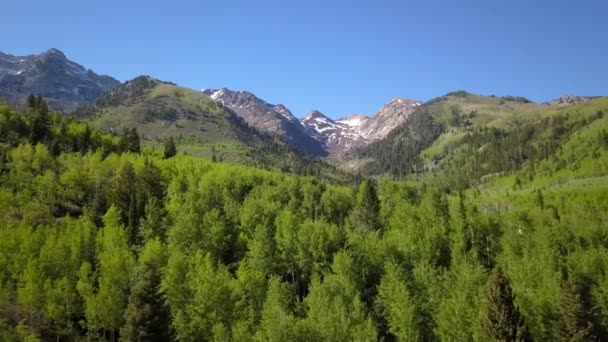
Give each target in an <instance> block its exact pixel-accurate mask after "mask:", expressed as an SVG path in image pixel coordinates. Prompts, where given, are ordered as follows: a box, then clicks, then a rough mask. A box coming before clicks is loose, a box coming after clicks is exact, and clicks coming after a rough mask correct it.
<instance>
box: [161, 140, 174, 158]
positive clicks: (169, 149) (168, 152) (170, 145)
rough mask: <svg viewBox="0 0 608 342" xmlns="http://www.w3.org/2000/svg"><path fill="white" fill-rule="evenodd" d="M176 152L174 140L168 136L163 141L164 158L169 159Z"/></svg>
mask: <svg viewBox="0 0 608 342" xmlns="http://www.w3.org/2000/svg"><path fill="white" fill-rule="evenodd" d="M176 154H177V148H176V147H175V140H174V139H173V137H169V139H167V141H165V155H164V157H165V159H169V158H171V157H173V156H175V155H176Z"/></svg>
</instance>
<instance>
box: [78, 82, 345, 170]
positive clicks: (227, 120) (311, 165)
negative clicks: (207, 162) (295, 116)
mask: <svg viewBox="0 0 608 342" xmlns="http://www.w3.org/2000/svg"><path fill="white" fill-rule="evenodd" d="M72 115H73V116H75V117H77V118H79V119H83V120H86V121H87V122H88V123H89V124H90V125H92V126H93V127H95V128H98V129H102V130H104V131H109V132H114V133H122V131H123V130H124V129H126V128H129V129H130V128H136V129H137V131H138V133H139V134H140V135H141V137H142V139H143V141H144V142H145V144H146V145H150V146H153V147H158V148H162V147H160V145H161V144H162V142H163V141H164V140H165V139H167V138H168V137H176V138H177V143H178V150H179V151H181V152H186V153H188V154H190V155H194V156H199V157H203V158H206V159H216V157H217V158H218V159H221V160H225V161H231V162H237V163H241V164H247V165H255V166H258V167H263V168H273V169H280V170H283V171H289V172H294V173H300V174H304V173H312V174H315V175H317V176H319V177H322V178H327V177H333V176H335V175H340V177H342V178H344V179H348V177H350V176H349V175H347V174H345V173H343V172H342V171H339V170H335V167H333V166H330V165H329V164H327V163H324V162H322V161H320V160H317V159H315V158H310V157H308V156H306V155H304V154H303V153H302V152H300V151H298V150H297V149H294V148H293V147H291V145H290V144H288V143H287V142H286V141H284V140H283V139H282V138H280V137H277V136H275V135H273V134H269V133H266V132H261V131H259V130H258V129H256V128H255V127H253V126H251V125H249V124H248V123H247V122H245V121H244V120H243V118H241V117H240V116H239V115H238V114H236V113H235V112H234V111H232V110H231V109H230V108H228V107H226V106H223V105H222V104H221V103H218V102H216V101H214V100H213V99H212V98H210V97H209V96H207V95H205V94H204V93H202V92H200V91H195V90H191V89H187V88H183V87H179V86H177V85H176V84H174V83H171V82H163V81H160V80H157V79H154V78H152V77H149V76H140V77H137V78H135V79H133V80H130V81H127V82H125V83H124V84H122V85H120V86H118V87H116V88H114V89H112V90H110V91H108V92H107V93H105V94H103V95H101V96H99V97H98V98H97V99H96V100H95V101H93V103H91V104H89V105H85V106H81V107H79V108H78V109H77V110H75V111H74V112H73V113H72Z"/></svg>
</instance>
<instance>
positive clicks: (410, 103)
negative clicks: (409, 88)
mask: <svg viewBox="0 0 608 342" xmlns="http://www.w3.org/2000/svg"><path fill="white" fill-rule="evenodd" d="M420 105H421V102H420V101H416V100H412V99H407V98H405V97H395V98H394V99H392V100H390V101H389V102H387V103H386V104H385V105H384V106H385V107H386V106H404V107H417V106H420Z"/></svg>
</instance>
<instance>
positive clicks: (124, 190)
mask: <svg viewBox="0 0 608 342" xmlns="http://www.w3.org/2000/svg"><path fill="white" fill-rule="evenodd" d="M115 186H116V188H115V192H114V203H115V204H116V207H117V208H118V210H119V211H120V216H121V222H122V224H123V225H125V226H126V227H127V232H128V237H129V242H130V243H131V244H133V243H135V240H136V238H137V228H138V225H139V218H141V215H142V214H143V208H142V206H141V204H142V198H141V197H142V195H141V185H140V179H139V177H137V175H136V174H135V170H134V169H133V165H131V163H126V164H125V165H124V166H123V167H122V169H121V170H120V171H119V172H118V176H117V178H116V184H115ZM144 203H145V202H144Z"/></svg>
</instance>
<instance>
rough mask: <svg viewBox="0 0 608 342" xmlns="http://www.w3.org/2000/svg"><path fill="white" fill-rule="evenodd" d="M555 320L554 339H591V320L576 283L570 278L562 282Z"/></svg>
mask: <svg viewBox="0 0 608 342" xmlns="http://www.w3.org/2000/svg"><path fill="white" fill-rule="evenodd" d="M559 313H560V316H559V320H558V321H557V331H556V336H555V339H556V341H573V342H574V341H581V342H582V341H593V340H595V337H594V336H593V331H594V327H593V322H592V321H591V319H590V314H589V312H588V310H587V308H585V305H584V302H583V300H582V298H581V295H580V293H579V290H578V288H577V286H576V283H575V282H574V281H573V280H572V279H570V280H564V281H563V282H562V298H561V301H560V308H559Z"/></svg>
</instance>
